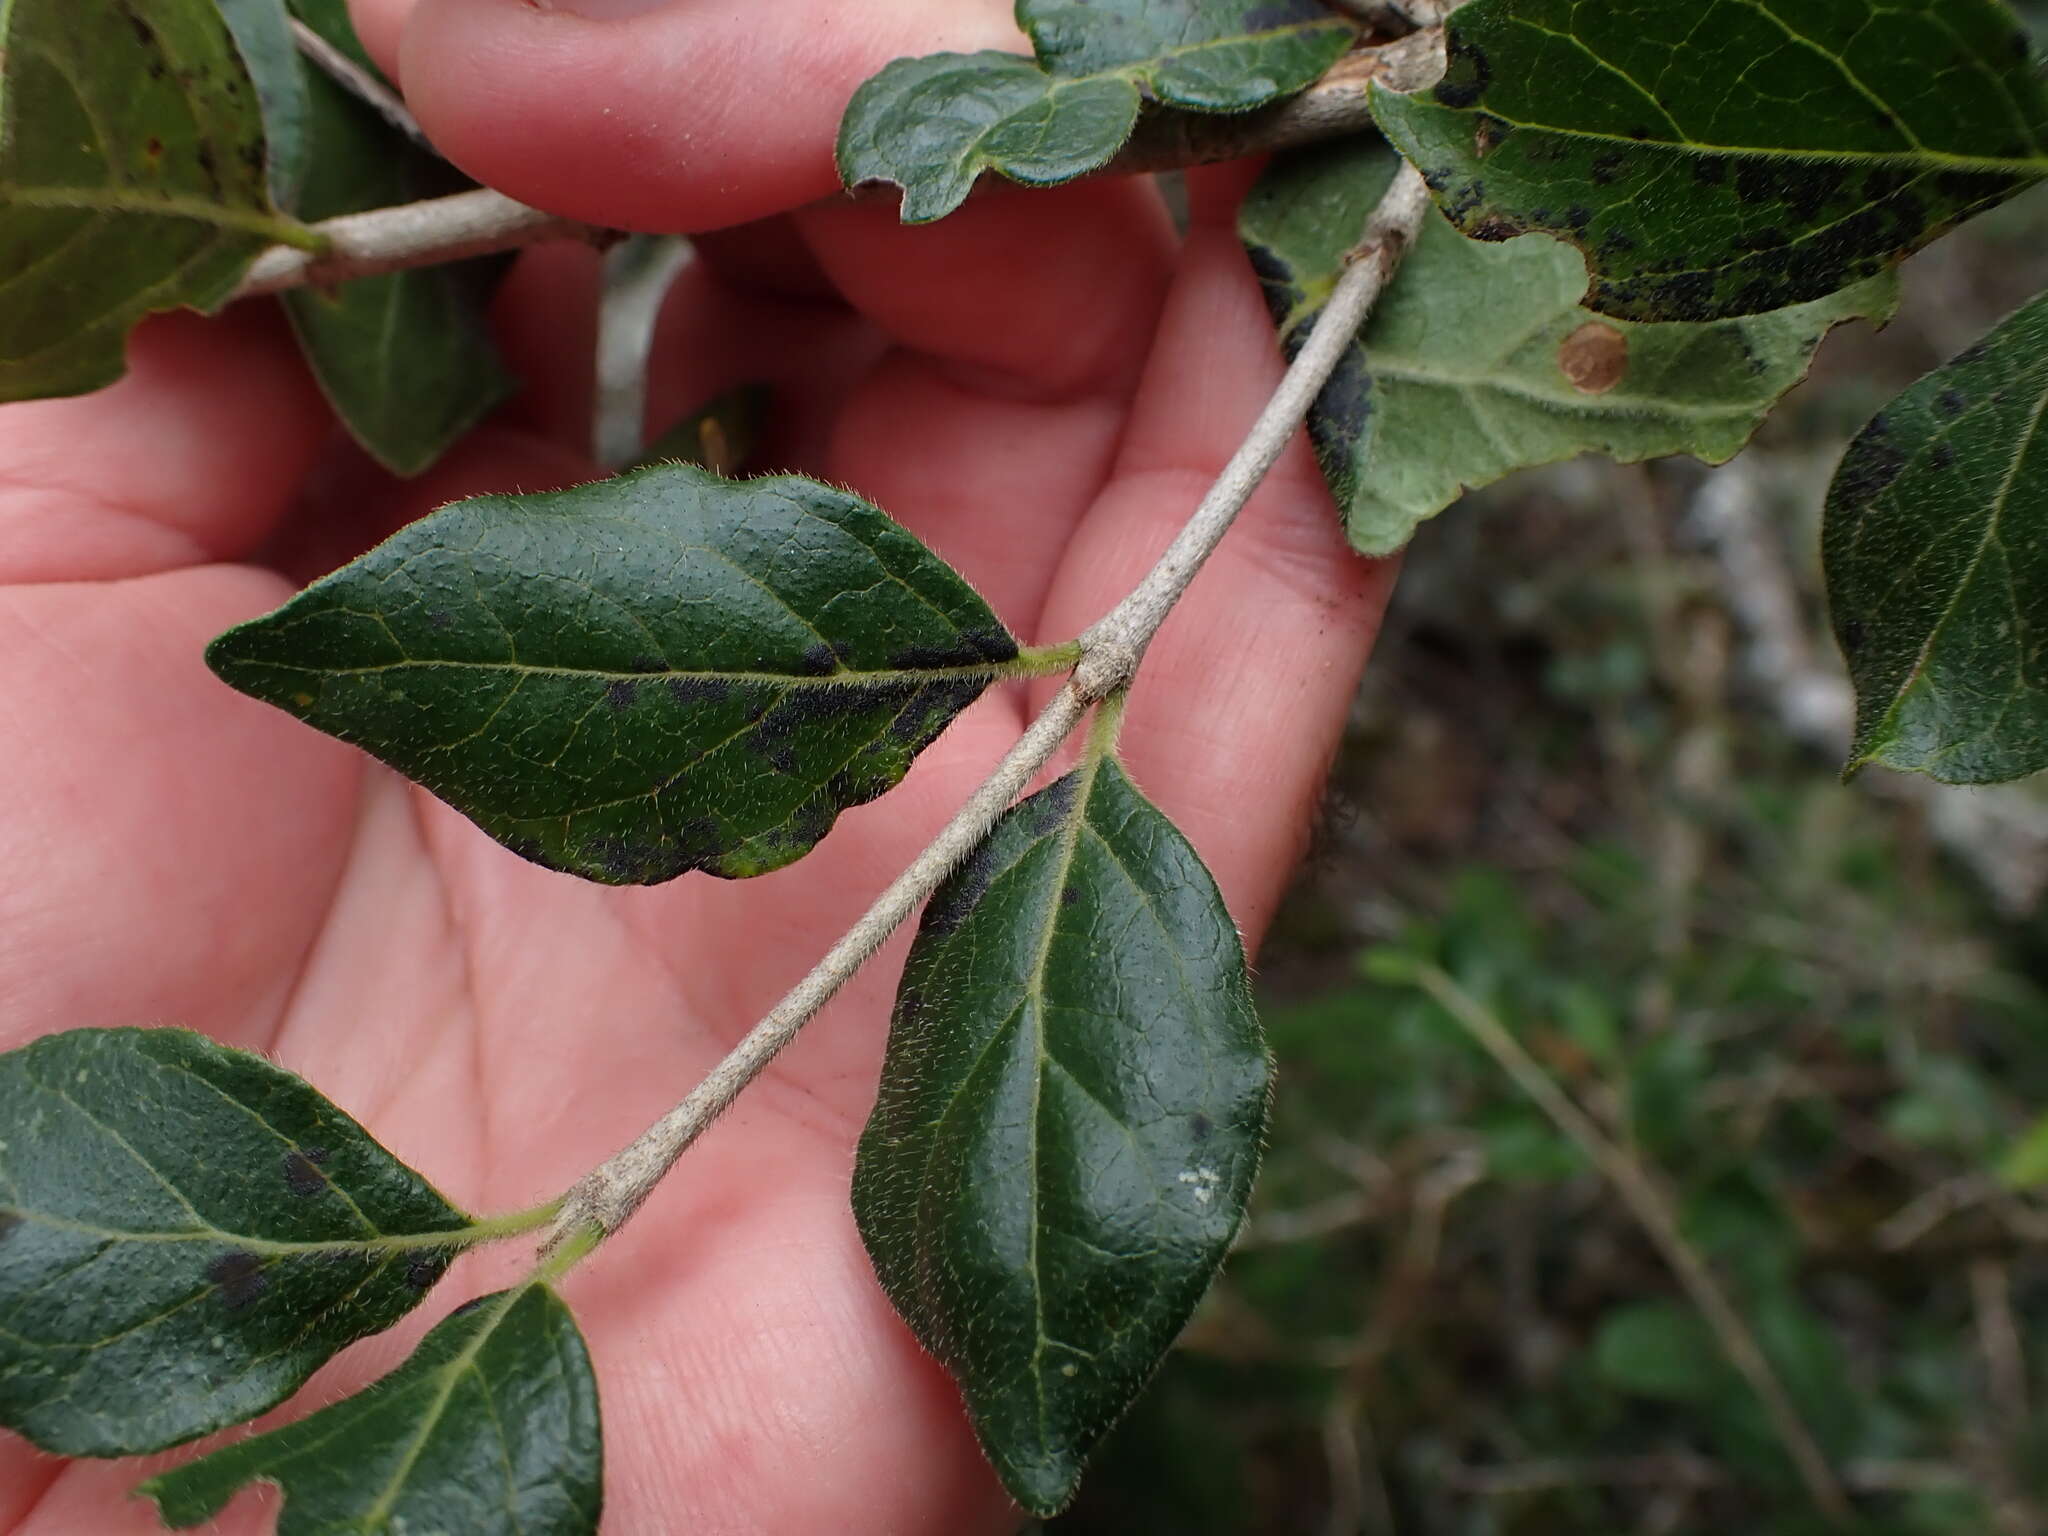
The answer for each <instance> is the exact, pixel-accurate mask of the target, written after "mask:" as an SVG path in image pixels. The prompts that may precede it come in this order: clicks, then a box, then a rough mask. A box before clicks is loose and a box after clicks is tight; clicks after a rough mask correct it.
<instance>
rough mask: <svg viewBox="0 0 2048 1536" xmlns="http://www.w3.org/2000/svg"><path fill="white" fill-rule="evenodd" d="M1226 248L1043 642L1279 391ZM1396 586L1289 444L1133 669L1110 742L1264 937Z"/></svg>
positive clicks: (1222, 457)
mask: <svg viewBox="0 0 2048 1536" xmlns="http://www.w3.org/2000/svg"><path fill="white" fill-rule="evenodd" d="M1280 375H1281V364H1280V359H1279V357H1278V353H1277V348H1276V347H1275V345H1274V341H1273V329H1272V323H1271V321H1270V320H1269V319H1268V318H1267V315H1266V311H1265V307H1264V305H1263V303H1262V301H1261V299H1260V297H1259V292H1258V287H1257V285H1256V283H1255V282H1254V280H1253V278H1252V274H1251V271H1250V269H1249V266H1248V265H1247V263H1246V261H1245V258H1244V255H1243V253H1242V251H1241V250H1240V249H1239V248H1238V245H1237V242H1236V239H1235V238H1234V236H1232V235H1231V234H1229V233H1228V232H1226V231H1224V230H1220V229H1215V228H1209V229H1202V230H1198V231H1196V233H1195V234H1194V235H1193V236H1192V237H1191V238H1190V242H1189V246H1188V251H1187V255H1186V258H1185V260H1184V262H1183V265H1182V270H1181V275H1180V278H1179V280H1178V282H1177V283H1176V285H1175V288H1174V292H1173V296H1172V298H1171V300H1170V301H1169V303H1168V306H1167V313H1166V316H1165V319H1164V320H1163V321H1162V323H1161V326H1160V334H1159V341H1158V344H1157V345H1156V346H1155V347H1154V349H1153V352H1152V356H1151V359H1150V361H1149V363H1148V365H1147V369H1146V375H1145V380H1144V382H1143V384H1142V385H1141V386H1140V388H1139V392H1138V396H1137V400H1136V403H1135V404H1134V406H1133V410H1132V416H1131V422H1130V426H1129V428H1128V430H1127V432H1126V434H1125V437H1124V440H1123V444H1122V447H1121V449H1120V451H1119V454H1118V458H1117V463H1116V468H1115V471H1114V473H1113V476H1112V478H1111V481H1110V484H1109V486H1108V488H1107V489H1106V490H1105V492H1104V493H1103V495H1102V497H1101V498H1100V499H1099V500H1098V501H1097V502H1096V504H1095V506H1094V507H1093V508H1092V509H1091V510H1090V512H1089V514H1088V517H1087V520H1086V521H1085V523H1083V525H1082V526H1081V527H1080V529H1079V530H1078V531H1077V533H1076V536H1075V538H1074V540H1073V543H1072V546H1071V548H1070V550H1069V552H1068V554H1067V557H1066V559H1065V561H1064V562H1063V564H1062V565H1061V567H1060V571H1059V575H1058V577H1057V578H1056V581H1055V588H1054V593H1053V595H1052V597H1051V599H1050V600H1049V602H1048V605H1047V614H1046V619H1045V625H1044V628H1045V631H1046V633H1048V634H1074V633H1078V632H1079V631H1080V630H1082V629H1083V628H1085V627H1086V626H1087V625H1088V624H1089V623H1091V622H1092V621H1094V620H1095V619H1097V618H1099V617H1101V616H1102V614H1104V613H1105V612H1107V611H1108V610H1109V609H1110V608H1111V607H1112V606H1113V605H1114V604H1115V603H1116V601H1117V600H1118V599H1119V598H1121V597H1122V596H1123V594H1124V593H1125V592H1127V591H1129V590H1130V588H1131V587H1132V586H1133V585H1134V584H1135V583H1136V582H1137V581H1138V579H1139V578H1140V577H1141V576H1142V575H1143V574H1144V572H1145V571H1146V570H1147V569H1148V568H1149V567H1150V565H1151V564H1152V562H1153V561H1154V560H1155V559H1156V558H1157V557H1158V555H1159V553H1160V551H1161V550H1163V549H1164V548H1165V547H1166V545H1167V543H1168V542H1169V541H1170V540H1171V538H1172V537H1173V535H1174V533H1175V532H1177V531H1178V530H1179V528H1180V526H1181V525H1182V524H1183V523H1184V522H1185V521H1186V520H1187V517H1188V515H1189V513H1190V512H1192V511H1193V509H1194V507H1195V505H1196V503H1197V502H1198V501H1199V500H1200V498H1201V496H1202V495H1203V493H1204V492H1205V491H1206V490H1207V489H1208V487H1209V485H1210V483H1211V482H1212V481H1213V480H1214V479H1215V477H1216V475H1217V473H1218V472H1219V471H1220V470H1221V468H1222V466H1223V464H1224V462H1225V461H1226V460H1227V459H1228V458H1229V456H1230V454H1231V453H1232V452H1233V451H1234V449H1235V448H1236V446H1237V444H1238V443H1239V442H1240V441H1241V440H1242V439H1243V437H1244V434H1245V432H1246V431H1247V429H1248V428H1249V427H1250V425H1251V423H1252V421H1253V419H1254V418H1255V417H1256V416H1257V414H1258V412H1259V410H1260V409H1261V407H1263V405H1264V404H1265V402H1266V400H1267V399H1268V398H1269V396H1270V395H1271V393H1272V390H1273V387H1274V386H1275V385H1276V384H1277V383H1278V382H1279V379H1280ZM1392 580H1393V567H1392V565H1391V564H1390V563H1386V562H1381V563H1377V564H1375V563H1372V562H1368V561H1365V560H1362V559H1360V558H1359V557H1358V556H1356V555H1354V554H1353V553H1352V552H1351V551H1350V549H1349V547H1348V545H1347V544H1346V542H1345V540H1344V537H1343V533H1342V531H1341V529H1340V527H1339V524H1338V520H1337V514H1336V510H1335V508H1334V507H1333V506H1332V505H1331V502H1330V497H1329V492H1328V490H1327V489H1326V488H1325V486H1324V484H1323V481H1322V477H1321V475H1320V473H1319V472H1318V470H1317V468H1316V465H1315V461H1314V458H1313V456H1312V455H1311V454H1310V452H1309V450H1308V445H1307V442H1306V439H1305V437H1303V436H1302V435H1300V434H1297V436H1296V439H1295V441H1294V443H1293V444H1292V445H1291V446H1290V447H1289V448H1288V450H1287V452H1286V453H1285V454H1283V455H1282V457H1281V460H1280V462H1279V463H1278V464H1277V465H1276V466H1275V467H1274V469H1273V472H1272V473H1271V474H1270V475H1268V476H1267V478H1266V482H1265V484H1264V485H1263V486H1262V487H1261V488H1260V490H1259V492H1258V494H1257V495H1256V496H1254V497H1253V498H1252V500H1251V502H1250V503H1249V504H1248V505H1247V507H1246V508H1245V510H1244V512H1243V514H1242V515H1241V516H1240V517H1239V519H1238V522H1237V524H1236V526H1235V527H1233V528H1232V530H1231V531H1230V533H1229V535H1228V536H1227V537H1226V538H1225V539H1224V540H1223V543H1222V544H1221V546H1220V547H1219V548H1218V549H1217V551H1216V554H1215V555H1214V556H1213V557H1212V558H1211V560H1210V562H1209V564H1208V566H1207V567H1205V568H1204V570H1203V571H1202V572H1201V574H1200V575H1199V576H1197V577H1196V578H1195V581H1194V584H1193V585H1192V586H1191V587H1190V588H1189V590H1188V593H1187V596H1186V597H1185V599H1183V601H1182V602H1181V603H1180V605H1179V606H1178V607H1177V608H1176V609H1175V610H1174V612H1173V614H1172V616H1171V617H1170V618H1169V619H1168V620H1167V622H1166V624H1165V626H1164V627H1163V628H1162V630H1161V631H1160V633H1159V636H1158V639H1157V640H1156V641H1155V642H1154V644H1153V646H1152V648H1151V651H1150V653H1149V654H1148V655H1147V657H1146V659H1145V664H1144V668H1143V670H1142V672H1141V673H1140V675H1139V679H1138V685H1137V686H1136V687H1135V688H1134V689H1133V690H1132V692H1131V701H1130V708H1129V712H1128V714H1127V716H1126V721H1125V725H1124V731H1123V737H1122V742H1121V747H1122V750H1123V754H1124V758H1125V761H1126V763H1127V765H1128V766H1129V768H1130V770H1131V774H1132V776H1133V778H1135V779H1136V780H1137V782H1138V783H1139V785H1140V786H1141V787H1142V788H1143V789H1145V791H1146V792H1147V793H1148V794H1150V795H1151V796H1153V797H1154V798H1155V799H1156V800H1157V801H1158V802H1159V803H1160V805H1161V806H1162V807H1163V808H1164V809H1165V810H1166V811H1167V812H1168V814H1170V815H1171V816H1172V817H1173V818H1174V819H1175V820H1176V821H1177V822H1178V823H1179V824H1180V825H1181V827H1182V829H1183V830H1184V831H1186V832H1187V834H1188V836H1189V837H1190V839H1192V841H1193V842H1194V844H1195V846H1196V847H1197V848H1198V849H1200V850H1201V853H1202V856H1203V857H1204V858H1205V859H1206V860H1207V861H1208V863H1209V866H1210V868H1211V869H1212V870H1213V871H1214V872H1215V875H1216V878H1217V882H1218V884H1219V885H1221V887H1222V889H1223V893H1224V896H1225V898H1226V900H1227V901H1228V902H1229V904H1230V908H1231V911H1232V913H1233V914H1234V915H1235V916H1236V918H1237V920H1238V923H1239V924H1240V926H1242V927H1243V928H1244V929H1245V931H1246V933H1247V934H1248V935H1250V936H1252V937H1253V938H1256V936H1257V935H1258V934H1259V933H1260V932H1262V931H1263V929H1264V927H1265V925H1266V923H1267V921H1268V920H1269V919H1270V917H1271V915H1272V911H1273V908H1274V906H1275V905H1276V904H1277V903H1278V900H1279V897H1280V893H1281V891H1282V889H1283V888H1284V886H1285V884H1286V881H1287V877H1288V875H1289V873H1290V871H1291V869H1292V867H1293V864H1294V862H1295V860H1296V858H1297V857H1298V856H1299V853H1300V850H1301V847H1302V845H1303V842H1304V840H1305V838H1306V834H1307V828H1308V825H1309V821H1310V819H1311V816H1312V813H1313V811H1314V808H1315V805H1316V802H1317V798H1318V796H1319V794H1320V792H1321V786H1322V780H1323V775H1324V771H1325V768H1326V766H1327V764H1328V761H1329V759H1330V756H1331V754H1332V753H1333V752H1334V750H1335V748H1336V745H1337V742H1338V739H1339V737H1340V735H1341V732H1342V729H1343V724H1344V717H1345V713H1346V709H1347V706H1348V705H1349V702H1350V700H1351V697H1352V694H1353V692H1354V691H1355V689H1356V687H1357V682H1358V675H1359V671H1360V669H1361V668H1362V667H1363V665H1364V662H1365V657H1366V653H1367V651H1368V650H1369V649H1370V647H1371V643H1372V639H1373V636H1374V634H1375V633H1376V632H1377V630H1378V627H1379V621H1380V616H1381V613H1382V612H1383V610H1384V608H1385V605H1386V599H1387V596H1388V593H1389V591H1390V589H1391V585H1392Z"/></svg>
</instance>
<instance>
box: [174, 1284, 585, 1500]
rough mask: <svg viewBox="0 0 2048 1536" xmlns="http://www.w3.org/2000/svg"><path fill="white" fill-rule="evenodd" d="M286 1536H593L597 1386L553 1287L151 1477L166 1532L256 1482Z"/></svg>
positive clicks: (482, 1307) (466, 1321)
mask: <svg viewBox="0 0 2048 1536" xmlns="http://www.w3.org/2000/svg"><path fill="white" fill-rule="evenodd" d="M259 1480H260V1481H263V1482H268V1483H275V1484H277V1485H278V1486H279V1487H280V1488H282V1489H283V1490H284V1496H285V1504H284V1512H283V1513H282V1514H281V1515H280V1516H279V1517H278V1522H277V1536H336V1533H343V1532H346V1533H348V1536H424V1533H427V1532H436V1531H445V1532H449V1533H451V1536H453V1533H456V1532H460V1533H461V1536H585V1533H588V1532H592V1531H595V1530H596V1529H597V1521H598V1512H599V1510H600V1508H601V1507H602V1505H603V1496H604V1476H603V1450H602V1440H601V1436H600V1433H599V1425H598V1407H597V1383H596V1381H595V1380H594V1379H593V1377H592V1375H591V1371H590V1355H589V1352H588V1351H587V1350H586V1349H585V1348H584V1345H583V1335H582V1334H581V1333H580V1332H579V1331H578V1330H577V1327H576V1320H575V1319H574V1318H573V1317H571V1316H570V1315H569V1309H568V1308H567V1307H566V1306H564V1305H563V1304H562V1301H561V1298H560V1297H558V1296H556V1295H555V1293H554V1292H553V1291H551V1290H549V1289H548V1288H547V1287H546V1286H544V1285H532V1286H525V1287H522V1288H520V1289H518V1290H513V1291H500V1292H498V1293H497V1294H496V1295H493V1296H486V1297H483V1298H481V1299H479V1300H477V1301H474V1302H471V1303H470V1304H469V1305H468V1306H466V1307H464V1308H463V1309H462V1310H461V1311H459V1312H457V1313H455V1315H454V1316H452V1317H450V1318H448V1319H447V1321H445V1322H443V1323H442V1324H441V1325H440V1326H439V1327H437V1328H435V1329H434V1331H433V1332H432V1333H430V1334H428V1335H427V1336H426V1338H424V1339H423V1340H421V1341H420V1347H419V1348H418V1349H417V1350H415V1351H414V1352H413V1355H412V1358H410V1359H409V1360H407V1361H406V1362H405V1364H403V1365H401V1366H400V1367H399V1368H398V1369H397V1370H395V1371H393V1372H392V1373H391V1374H390V1375H389V1376H386V1377H385V1378H384V1379H383V1380H382V1381H379V1382H377V1383H376V1384H375V1385H373V1386H370V1387H368V1388H366V1389H365V1390H363V1391H361V1392H358V1393H357V1394H356V1395H355V1396H354V1397H349V1398H344V1399H342V1401H340V1402H338V1403H335V1404H334V1405H333V1406H331V1407H328V1408H323V1409H321V1410H320V1411H319V1412H318V1413H316V1414H314V1415H312V1416H311V1417H310V1418H306V1419H302V1420H300V1421H299V1422H298V1423H296V1424H288V1425H286V1426H285V1427H284V1428H283V1429H276V1430H272V1431H271V1432H270V1433H268V1434H264V1435H258V1436H256V1437H255V1438H254V1439H251V1440H244V1441H243V1442H241V1443H240V1444H239V1445H231V1446H229V1447H227V1448H226V1449H225V1450H219V1451H215V1452H214V1453H213V1454H212V1455H210V1456H202V1457H201V1458H200V1459H199V1460H197V1461H194V1462H191V1463H189V1464H188V1465H186V1466H182V1467H179V1468H178V1469H177V1470H175V1471H172V1472H167V1473H165V1474H164V1475H163V1476H161V1477H153V1478H151V1479H150V1480H149V1481H148V1482H146V1483H144V1484H143V1485H142V1487H141V1488H140V1489H139V1490H137V1491H138V1492H140V1493H141V1494H142V1495H144V1496H145V1497H147V1498H151V1499H154V1500H155V1501H156V1504H157V1508H158V1509H159V1510H160V1511H161V1512H162V1514H163V1518H164V1523H165V1524H167V1525H169V1526H172V1527H174V1528H182V1527H185V1526H193V1525H198V1524H200V1523H201V1522H202V1521H205V1520H210V1519H212V1518H213V1517H214V1516H215V1515H217V1514H219V1513H220V1511H221V1510H222V1509H223V1508H225V1507H226V1505H227V1502H228V1500H229V1499H231V1498H233V1497H234V1495H235V1493H236V1492H237V1491H238V1490H240V1489H241V1488H243V1487H245V1486H247V1485H248V1484H250V1483H252V1482H256V1481H259Z"/></svg>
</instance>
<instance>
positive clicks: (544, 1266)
mask: <svg viewBox="0 0 2048 1536" xmlns="http://www.w3.org/2000/svg"><path fill="white" fill-rule="evenodd" d="M561 1203H562V1202H561V1201H559V1200H557V1201H556V1202H555V1205H557V1206H559V1205H560V1204H561ZM603 1241H604V1229H603V1228H602V1227H600V1226H598V1225H597V1223H595V1222H591V1223H589V1224H588V1225H586V1226H581V1227H578V1228H577V1229H576V1230H575V1231H574V1232H571V1233H570V1234H569V1235H568V1236H567V1237H565V1238H563V1239H562V1240H561V1241H560V1242H559V1243H556V1244H555V1245H554V1246H553V1247H552V1248H550V1249H548V1250H547V1252H546V1253H545V1254H543V1255H542V1256H541V1260H540V1262H539V1263H538V1264H536V1265H535V1266H534V1268H533V1273H532V1274H531V1275H530V1276H528V1277H527V1281H526V1283H527V1284H528V1285H553V1284H555V1283H556V1282H557V1281H558V1280H560V1279H561V1278H562V1276H564V1275H566V1274H568V1273H569V1271H570V1270H572V1269H574V1268H575V1267H576V1266H577V1265H578V1264H581V1263H582V1262H583V1261H584V1260H585V1259H587V1258H589V1257H590V1255H591V1254H593V1253H595V1252H596V1251H597V1245H598V1244H599V1243H601V1242H603Z"/></svg>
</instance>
